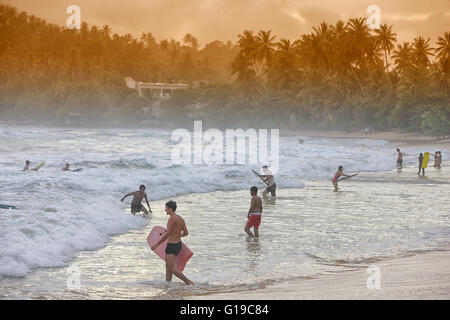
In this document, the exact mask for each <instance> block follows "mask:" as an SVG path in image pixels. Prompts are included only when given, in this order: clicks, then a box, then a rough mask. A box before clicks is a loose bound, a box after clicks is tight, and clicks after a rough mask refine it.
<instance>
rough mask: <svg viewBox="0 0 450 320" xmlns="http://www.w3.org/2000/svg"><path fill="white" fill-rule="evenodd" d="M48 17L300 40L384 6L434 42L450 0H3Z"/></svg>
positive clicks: (385, 15)
mask: <svg viewBox="0 0 450 320" xmlns="http://www.w3.org/2000/svg"><path fill="white" fill-rule="evenodd" d="M0 2H1V3H6V4H10V5H13V6H15V7H17V8H19V9H20V10H23V11H27V12H29V13H32V14H34V15H36V16H39V17H42V18H44V19H46V20H47V21H50V22H53V23H57V24H60V25H64V24H65V21H66V19H67V17H68V14H66V8H67V7H68V6H69V5H72V4H76V5H79V6H80V7H81V18H82V21H86V22H87V23H89V24H90V25H92V24H95V25H98V26H102V25H104V24H108V25H110V26H111V27H112V29H113V32H116V33H119V34H123V33H127V32H129V33H131V34H133V35H135V36H139V35H140V34H141V33H142V32H151V33H152V34H153V36H154V37H155V38H156V39H157V40H162V39H164V38H174V39H176V40H181V38H182V37H183V36H184V35H185V34H186V33H188V32H189V33H191V34H193V35H194V36H195V37H197V38H198V40H199V42H200V45H201V46H202V45H204V44H205V43H207V42H209V41H212V40H222V41H227V40H231V41H233V42H234V41H235V40H236V38H237V35H238V34H239V33H242V31H243V30H245V29H250V30H255V31H256V32H257V31H259V30H269V29H271V30H272V32H273V33H274V34H275V35H278V39H279V38H281V37H284V38H290V39H294V38H299V36H300V35H301V34H305V33H309V32H311V30H312V29H311V27H312V26H316V25H318V24H319V23H321V22H323V21H326V22H329V23H335V22H336V21H337V20H338V19H342V20H345V19H347V18H352V17H367V16H368V14H367V13H366V8H367V7H368V6H369V5H377V6H379V7H380V9H381V23H387V24H393V25H394V31H395V32H396V33H397V34H398V37H399V39H400V40H401V41H410V40H412V39H413V38H414V37H415V36H417V35H423V36H425V37H430V38H431V40H432V41H433V42H435V40H436V39H437V36H440V35H443V33H444V31H450V0H369V1H363V0H335V1H330V0H109V1H108V0H0Z"/></svg>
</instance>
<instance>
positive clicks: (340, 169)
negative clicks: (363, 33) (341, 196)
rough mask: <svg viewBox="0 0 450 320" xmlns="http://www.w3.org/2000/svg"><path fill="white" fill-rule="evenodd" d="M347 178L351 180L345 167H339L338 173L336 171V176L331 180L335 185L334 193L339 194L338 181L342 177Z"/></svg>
mask: <svg viewBox="0 0 450 320" xmlns="http://www.w3.org/2000/svg"><path fill="white" fill-rule="evenodd" d="M342 176H344V177H347V178H350V176H349V175H348V174H345V173H344V167H343V166H339V168H338V171H336V173H335V174H334V177H333V179H332V180H331V182H332V183H333V186H334V191H335V192H337V191H338V189H339V188H338V179H339V178H340V177H342Z"/></svg>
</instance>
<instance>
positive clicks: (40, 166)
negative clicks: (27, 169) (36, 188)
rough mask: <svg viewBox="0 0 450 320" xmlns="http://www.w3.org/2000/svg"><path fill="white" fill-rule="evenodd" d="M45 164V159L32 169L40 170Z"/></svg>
mask: <svg viewBox="0 0 450 320" xmlns="http://www.w3.org/2000/svg"><path fill="white" fill-rule="evenodd" d="M44 164H45V161H44V162H42V163H40V164H39V165H38V166H37V167H36V168H33V169H31V170H34V171H38V170H39V169H40V168H42V166H43V165H44Z"/></svg>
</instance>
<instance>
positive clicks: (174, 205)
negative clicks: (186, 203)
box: [166, 200, 177, 211]
mask: <svg viewBox="0 0 450 320" xmlns="http://www.w3.org/2000/svg"><path fill="white" fill-rule="evenodd" d="M166 207H167V208H169V209H172V210H173V211H177V203H176V202H175V201H172V200H170V201H169V202H166Z"/></svg>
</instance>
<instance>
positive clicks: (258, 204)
mask: <svg viewBox="0 0 450 320" xmlns="http://www.w3.org/2000/svg"><path fill="white" fill-rule="evenodd" d="M250 195H251V196H252V199H251V201H250V209H249V210H248V214H247V223H246V224H245V232H247V234H248V235H249V236H250V237H253V236H254V237H259V233H258V228H259V225H260V224H261V215H262V211H263V207H262V200H261V198H260V197H258V188H257V187H251V188H250ZM251 227H253V231H254V232H255V235H253V233H252V232H251V231H250V228H251Z"/></svg>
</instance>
